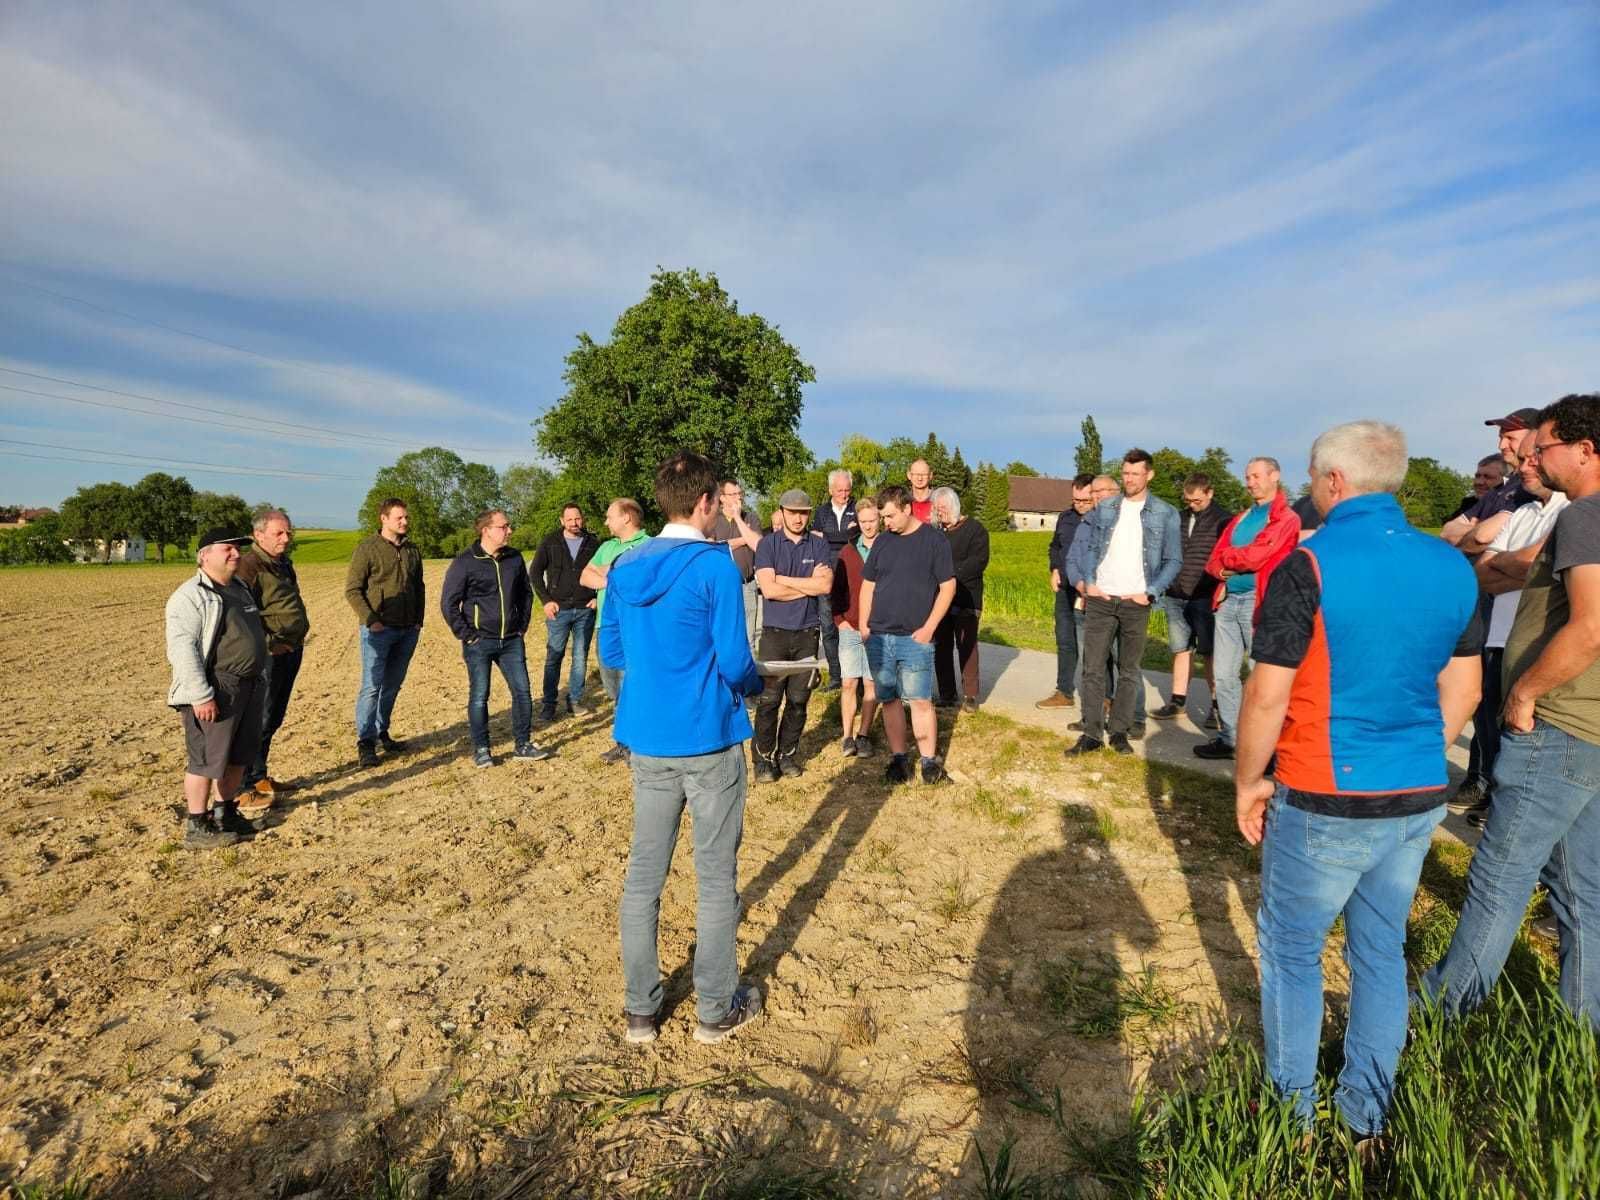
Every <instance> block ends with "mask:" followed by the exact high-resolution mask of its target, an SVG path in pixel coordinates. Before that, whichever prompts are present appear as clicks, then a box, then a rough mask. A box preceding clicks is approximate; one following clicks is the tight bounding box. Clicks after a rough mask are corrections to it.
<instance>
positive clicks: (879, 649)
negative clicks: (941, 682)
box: [867, 626, 933, 704]
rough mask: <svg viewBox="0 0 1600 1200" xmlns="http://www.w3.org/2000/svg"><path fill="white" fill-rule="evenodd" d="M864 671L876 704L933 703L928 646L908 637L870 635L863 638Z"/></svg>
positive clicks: (931, 668) (931, 672)
mask: <svg viewBox="0 0 1600 1200" xmlns="http://www.w3.org/2000/svg"><path fill="white" fill-rule="evenodd" d="M869 628H870V626H869ZM867 668H868V670H870V671H871V672H872V686H873V687H874V688H876V689H877V692H878V702H879V703H880V704H887V703H889V701H891V700H932V699H933V644H932V643H931V642H930V643H929V644H928V645H926V646H925V645H923V644H922V643H921V642H919V641H917V639H916V638H914V637H912V636H911V635H910V634H909V633H874V634H872V635H871V636H870V637H868V638H867Z"/></svg>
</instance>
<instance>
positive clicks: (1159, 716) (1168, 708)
mask: <svg viewBox="0 0 1600 1200" xmlns="http://www.w3.org/2000/svg"><path fill="white" fill-rule="evenodd" d="M1150 715H1151V716H1152V717H1154V718H1155V719H1156V720H1158V721H1170V720H1172V719H1173V718H1174V717H1181V716H1182V715H1183V709H1181V708H1179V707H1178V706H1177V705H1176V704H1174V703H1172V701H1170V700H1169V701H1167V702H1166V703H1165V704H1163V705H1162V706H1161V707H1160V708H1157V709H1153V710H1152V711H1151V713H1150Z"/></svg>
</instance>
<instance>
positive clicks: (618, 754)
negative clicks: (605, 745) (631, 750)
mask: <svg viewBox="0 0 1600 1200" xmlns="http://www.w3.org/2000/svg"><path fill="white" fill-rule="evenodd" d="M600 761H601V762H603V763H607V764H610V763H619V762H627V761H628V748H627V747H626V746H624V745H623V744H622V743H621V742H612V743H611V749H609V750H607V751H606V752H605V753H604V754H602V755H601V756H600Z"/></svg>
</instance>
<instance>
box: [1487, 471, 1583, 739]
mask: <svg viewBox="0 0 1600 1200" xmlns="http://www.w3.org/2000/svg"><path fill="white" fill-rule="evenodd" d="M1592 563H1600V495H1594V496H1585V497H1584V498H1583V499H1582V500H1574V501H1573V502H1572V503H1571V504H1569V505H1567V507H1566V508H1565V509H1563V510H1562V513H1561V515H1560V516H1559V517H1557V518H1556V523H1555V527H1554V528H1553V529H1551V531H1550V537H1549V539H1548V540H1546V542H1545V544H1544V549H1543V550H1541V551H1540V552H1539V557H1538V558H1536V559H1534V560H1533V567H1532V568H1531V569H1530V570H1529V572H1528V582H1527V584H1526V586H1524V587H1523V589H1522V599H1521V600H1520V601H1519V602H1518V603H1517V618H1516V620H1515V621H1514V622H1513V623H1512V626H1511V633H1510V635H1509V636H1508V637H1507V638H1506V652H1505V664H1504V667H1503V675H1502V678H1503V680H1504V684H1505V687H1506V689H1507V690H1508V691H1509V690H1510V688H1511V685H1512V684H1513V683H1515V682H1516V681H1517V678H1518V677H1519V676H1520V675H1521V674H1522V673H1523V672H1524V671H1526V670H1527V669H1528V668H1529V667H1531V666H1532V665H1533V664H1534V662H1535V661H1536V660H1537V659H1538V657H1539V655H1540V654H1541V653H1543V652H1544V648H1545V646H1547V645H1548V644H1549V642H1550V639H1551V638H1553V637H1555V635H1556V634H1557V633H1558V632H1560V630H1561V627H1562V626H1564V625H1565V624H1566V623H1567V620H1568V618H1569V617H1570V616H1571V615H1572V606H1571V602H1570V600H1569V598H1568V595H1567V583H1566V578H1567V576H1566V573H1567V572H1568V571H1569V570H1571V569H1572V568H1573V567H1581V566H1587V565H1589V564H1592ZM1533 711H1534V715H1535V716H1536V717H1538V718H1539V719H1540V720H1541V721H1548V722H1549V723H1550V724H1551V725H1554V726H1555V727H1556V728H1557V729H1561V730H1564V731H1566V732H1567V733H1570V734H1571V735H1572V736H1573V737H1576V738H1582V739H1583V740H1584V741H1586V742H1592V743H1594V744H1596V745H1600V659H1595V660H1594V661H1592V662H1590V663H1588V664H1586V665H1585V666H1584V668H1583V670H1582V671H1580V672H1578V674H1577V675H1576V676H1575V677H1574V678H1572V679H1569V680H1568V681H1567V682H1566V683H1563V684H1562V685H1560V686H1559V687H1554V688H1551V689H1550V690H1549V691H1548V692H1546V693H1545V694H1544V695H1543V696H1541V697H1540V698H1539V701H1538V703H1537V704H1535V705H1534V710H1533Z"/></svg>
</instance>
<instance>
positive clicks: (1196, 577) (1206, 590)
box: [1167, 502, 1233, 600]
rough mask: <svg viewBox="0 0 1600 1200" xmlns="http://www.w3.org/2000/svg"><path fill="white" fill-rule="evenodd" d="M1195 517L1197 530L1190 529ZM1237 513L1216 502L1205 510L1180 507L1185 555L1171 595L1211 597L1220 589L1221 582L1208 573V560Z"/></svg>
mask: <svg viewBox="0 0 1600 1200" xmlns="http://www.w3.org/2000/svg"><path fill="white" fill-rule="evenodd" d="M1190 517H1193V518H1194V532H1193V533H1190V532H1189V518H1190ZM1231 520H1233V514H1232V513H1231V512H1229V511H1228V510H1227V509H1225V508H1223V507H1222V505H1220V504H1217V503H1215V502H1213V503H1212V504H1210V505H1209V506H1208V507H1207V508H1206V510H1205V511H1204V512H1202V513H1193V512H1190V511H1189V509H1188V508H1180V509H1179V510H1178V545H1179V546H1180V547H1181V552H1182V554H1183V566H1181V567H1179V568H1178V577H1177V578H1176V579H1174V580H1173V581H1172V586H1171V587H1169V588H1168V589H1167V595H1169V596H1172V597H1174V598H1176V599H1179V600H1209V599H1211V596H1212V594H1213V593H1214V592H1215V591H1216V590H1217V581H1216V580H1215V579H1213V578H1211V576H1209V575H1207V574H1206V560H1207V559H1208V558H1210V557H1211V550H1212V548H1213V547H1214V546H1216V544H1217V539H1218V538H1219V537H1221V536H1222V531H1223V529H1225V528H1226V527H1227V524H1228V522H1229V521H1231Z"/></svg>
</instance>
